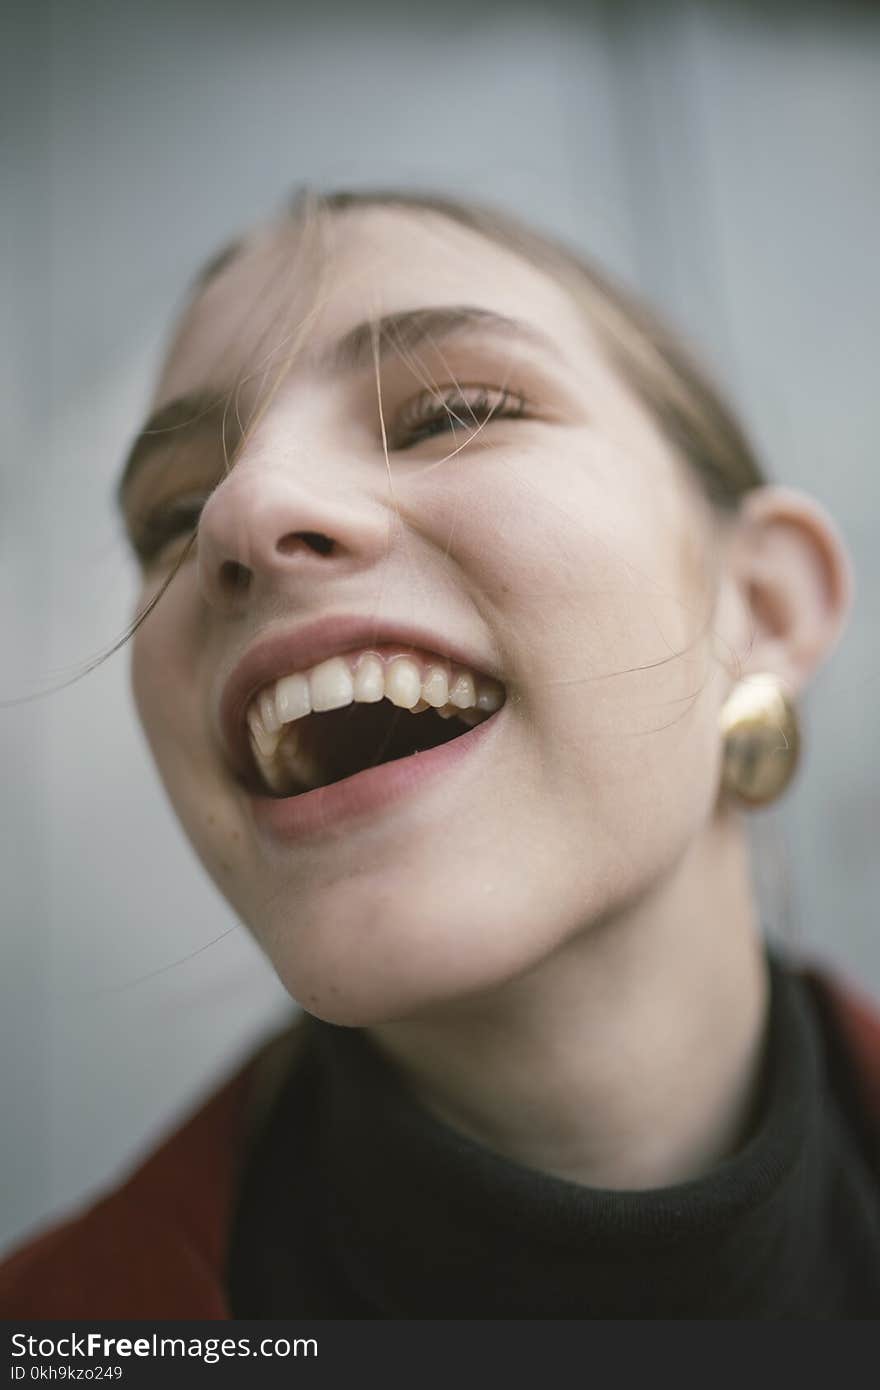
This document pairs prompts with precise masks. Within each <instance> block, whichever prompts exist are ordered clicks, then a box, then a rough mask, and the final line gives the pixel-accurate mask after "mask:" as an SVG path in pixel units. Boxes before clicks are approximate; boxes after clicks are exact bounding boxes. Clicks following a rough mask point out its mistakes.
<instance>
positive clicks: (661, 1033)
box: [0, 193, 880, 1319]
mask: <svg viewBox="0 0 880 1390" xmlns="http://www.w3.org/2000/svg"><path fill="white" fill-rule="evenodd" d="M119 495H120V503H121V506H122V510H123V513H124V516H125V520H126V525H127V528H128V532H129V535H130V538H131V543H132V546H133V548H134V551H135V553H136V555H137V558H138V562H139V565H140V569H141V573H142V580H143V587H142V593H141V597H140V600H139V605H138V621H137V622H136V625H135V633H134V639H133V652H132V657H133V662H132V682H133V689H134V695H135V700H136V704H137V708H138V711H139V714H140V718H141V720H142V722H143V725H144V728H145V731H146V734H147V737H148V739H149V743H150V746H151V749H152V752H153V755H154V757H155V760H156V763H157V766H158V768H159V771H160V774H161V776H162V778H163V781H164V784H165V787H166V789H167V792H168V795H169V798H170V800H171V803H172V805H173V807H174V809H175V811H176V813H177V815H178V817H179V819H180V822H181V824H182V826H183V829H184V831H185V832H186V834H187V836H188V837H189V839H190V841H191V843H192V846H193V848H194V850H195V852H196V854H197V855H198V857H199V859H200V860H201V862H202V864H203V865H204V867H205V869H206V871H207V872H208V874H209V875H210V876H211V878H212V879H213V880H214V882H215V883H216V884H217V885H218V887H219V888H220V890H221V891H222V893H223V894H224V895H225V897H226V898H227V899H228V901H229V902H230V904H231V905H232V907H233V908H234V910H235V912H236V913H237V914H238V916H239V917H240V919H241V921H242V922H243V923H245V924H246V925H247V927H248V928H249V930H250V931H251V932H252V933H253V935H254V938H255V939H256V941H257V942H258V943H259V945H260V947H261V948H262V950H263V951H264V952H265V954H266V956H267V957H268V958H269V960H270V961H271V963H272V965H273V967H274V969H275V970H276V972H277V974H278V976H279V978H280V979H281V981H282V982H283V984H284V986H285V987H286V989H287V990H288V991H289V993H290V995H291V996H292V998H293V999H295V1000H296V1001H297V1002H298V1003H299V1004H300V1005H301V1006H302V1011H303V1012H302V1013H301V1014H298V1015H297V1016H296V1018H295V1020H294V1022H293V1023H292V1025H291V1026H290V1027H289V1028H288V1029H286V1030H285V1031H284V1032H283V1033H282V1034H280V1035H279V1036H277V1037H275V1038H272V1039H269V1040H268V1041H267V1042H266V1043H265V1045H264V1046H263V1047H262V1048H261V1049H260V1051H259V1053H258V1054H257V1055H256V1056H254V1057H252V1058H251V1059H250V1060H249V1061H248V1062H247V1064H246V1065H245V1066H244V1067H243V1068H242V1069H241V1070H240V1071H239V1072H238V1073H236V1074H235V1075H234V1076H232V1077H230V1079H229V1080H228V1081H227V1083H226V1084H224V1086H223V1087H222V1088H221V1089H220V1090H219V1091H218V1092H217V1093H216V1094H215V1095H213V1096H212V1097H211V1098H209V1099H208V1100H207V1101H206V1102H204V1103H202V1104H201V1105H200V1106H199V1108H197V1109H196V1110H195V1111H194V1112H193V1114H192V1115H191V1117H190V1118H189V1120H188V1122H187V1123H186V1124H185V1125H184V1126H183V1127H182V1128H180V1129H179V1130H177V1131H176V1132H175V1133H173V1134H171V1135H170V1136H168V1137H167V1139H166V1141H165V1142H164V1143H163V1144H162V1146H161V1147H159V1148H158V1149H156V1150H155V1151H154V1152H153V1153H152V1154H151V1155H149V1156H148V1157H147V1158H146V1159H145V1160H144V1161H143V1162H142V1163H141V1165H140V1166H139V1167H138V1168H137V1169H136V1170H135V1171H133V1172H131V1173H129V1174H128V1175H127V1176H126V1178H125V1180H124V1181H123V1182H122V1183H121V1185H119V1186H118V1187H117V1188H115V1189H114V1190H113V1191H111V1192H108V1193H107V1194H105V1195H104V1196H103V1197H102V1199H101V1200H99V1201H97V1202H96V1203H94V1204H92V1205H90V1206H89V1207H88V1208H87V1209H83V1210H80V1211H77V1212H74V1213H72V1214H70V1213H69V1214H68V1215H67V1216H66V1219H64V1220H63V1221H61V1222H60V1224H59V1223H56V1224H55V1225H54V1226H52V1227H51V1228H49V1229H48V1230H45V1231H43V1232H41V1233H39V1234H34V1235H32V1236H31V1238H30V1239H29V1241H28V1242H27V1243H26V1244H25V1245H23V1246H22V1247H20V1248H19V1249H18V1250H16V1251H15V1252H13V1253H12V1254H11V1255H9V1256H8V1257H7V1260H6V1263H5V1264H4V1265H3V1267H2V1271H0V1281H2V1300H0V1302H2V1308H3V1311H4V1314H5V1316H7V1317H10V1316H18V1317H21V1316H28V1315H29V1316H33V1317H47V1318H48V1317H67V1318H86V1317H92V1316H103V1317H133V1318H137V1317H151V1318H159V1317H193V1318H194V1317H206V1318H234V1317H258V1318H259V1317H322V1318H456V1317H465V1318H547V1317H549V1318H553V1317H556V1318H602V1317H612V1318H630V1317H632V1318H635V1317H639V1318H644V1317H651V1318H758V1319H775V1318H817V1319H818V1318H850V1317H859V1316H867V1317H870V1316H872V1315H876V1314H878V1313H880V1182H878V1176H877V1174H878V1172H880V1022H878V1019H877V1016H876V1015H875V1013H874V1012H873V1008H872V1007H871V1006H869V1005H868V1004H866V1003H865V1002H864V1001H862V1000H860V999H858V998H857V997H856V996H854V995H853V994H852V993H851V992H850V991H849V990H848V989H845V988H844V987H843V986H842V985H841V984H840V983H839V982H837V981H835V980H834V979H833V978H831V977H829V976H827V975H826V974H823V973H822V972H820V971H816V970H813V971H811V970H809V969H804V968H802V967H801V966H800V965H798V964H797V963H796V962H795V961H793V960H792V959H789V958H787V957H786V956H785V955H784V954H782V953H781V952H780V951H779V949H778V948H773V949H771V948H770V947H769V946H768V945H767V942H766V941H765V938H764V933H763V930H762V923H761V921H760V916H759V913H758V910H757V907H756V901H755V896H754V892H753V886H752V880H751V874H750V865H749V858H748V853H747V837H746V817H747V816H748V814H749V812H750V810H751V809H752V808H754V807H756V806H761V805H766V804H767V803H769V802H771V801H772V800H774V799H775V798H776V797H778V796H780V795H781V794H782V793H783V792H784V791H785V789H786V787H787V786H788V784H789V782H790V780H791V778H792V776H793V774H794V773H795V771H796V767H797V762H798V747H799V719H798V701H799V696H800V695H801V694H802V692H803V691H804V689H805V687H806V686H807V685H808V683H809V681H810V680H811V678H812V677H813V676H814V674H815V672H816V671H817V669H818V668H819V667H820V665H821V664H822V662H823V661H824V660H825V659H827V657H828V656H829V654H830V653H831V651H832V650H833V648H834V646H835V644H836V642H837V640H838V638H839V636H840V633H841V631H842V628H843V625H844V623H845V619H846V615H847V611H848V608H849V604H850V601H851V592H852V581H851V575H850V567H849V562H848V558H847V555H846V552H845V549H844V546H843V544H842V541H841V539H840V536H839V534H838V531H837V530H836V528H835V526H834V524H833V522H832V521H831V520H830V519H829V517H828V516H827V515H826V513H825V512H824V510H823V509H822V508H821V507H820V506H819V505H818V504H817V503H816V502H814V501H812V500H811V499H810V498H808V497H806V496H804V495H803V494H802V493H800V492H796V491H794V490H792V489H789V488H783V487H779V486H775V485H771V484H769V483H768V482H767V481H766V480H765V478H764V476H763V475H762V473H761V471H760V468H759V466H758V464H757V463H756V461H755V458H754V456H753V454H752V453H751V451H750V449H749V446H748V444H747V442H746V440H745V439H744V437H743V434H742V433H741V431H740V429H739V428H738V426H737V425H736V423H735V421H734V420H733V419H732V417H731V415H730V413H729V412H728V410H727V409H726V408H725V406H724V405H723V403H722V401H721V400H720V398H719V397H718V395H717V393H716V392H715V391H714V389H713V388H712V387H711V385H710V384H709V383H708V382H707V381H706V380H705V379H704V377H703V376H702V374H701V372H700V371H699V370H698V369H697V368H696V367H695V366H694V365H693V363H692V362H691V361H690V360H689V359H688V357H687V355H686V354H685V352H684V351H683V350H682V349H681V347H680V346H678V345H677V343H676V341H675V340H674V338H672V337H670V335H669V334H668V333H667V332H666V331H665V330H664V329H663V328H662V327H661V326H660V325H659V324H658V323H657V322H656V321H655V320H654V319H653V317H652V316H651V315H650V314H649V313H648V312H647V311H646V310H645V309H644V308H643V307H641V306H640V305H638V304H636V303H635V302H634V301H633V300H632V299H630V298H629V297H628V296H626V295H624V294H623V293H622V292H621V291H620V290H619V289H617V288H616V287H613V286H611V285H610V284H609V283H608V282H607V281H606V280H605V279H604V278H603V277H601V276H600V275H599V274H597V273H596V271H594V270H593V269H591V268H590V267H588V266H586V265H585V264H583V263H582V262H581V261H580V260H579V259H577V258H576V257H575V256H574V255H572V254H571V253H570V252H568V251H567V250H565V249H564V248H561V247H560V246H558V245H556V244H555V243H552V242H550V241H549V240H547V239H546V238H544V237H542V236H538V235H536V234H535V233H532V232H530V231H529V230H528V229H526V228H524V227H522V226H520V225H518V224H514V223H513V222H512V221H511V220H510V219H507V218H505V217H502V216H500V215H497V214H494V213H489V212H486V211H485V210H482V209H479V208H474V207H471V206H463V205H461V204H458V203H453V202H451V201H447V200H444V199H440V198H436V199H435V198H422V197H415V196H413V197H409V196H404V195H394V194H389V195H386V194H381V193H377V194H371V195H368V194H358V195H349V194H337V195H334V196H332V197H329V198H325V199H315V198H313V197H301V198H299V199H298V200H297V201H296V202H295V204H294V206H293V208H292V210H291V211H290V212H289V213H288V214H286V215H285V216H283V217H281V218H279V219H278V220H277V221H275V222H273V223H272V224H271V225H269V226H267V227H262V228H260V229H258V230H256V231H254V232H253V233H251V234H250V235H248V236H247V237H245V238H244V239H243V240H242V241H241V242H240V243H238V244H237V245H236V246H234V247H232V248H230V249H229V250H228V251H227V252H225V253H224V254H223V255H222V256H220V257H218V258H217V259H215V261H214V262H212V264H211V265H210V266H209V267H208V268H207V269H206V271H204V272H203V274H202V275H201V277H200V278H199V281H198V282H197V284H196V287H195V289H194V292H193V294H192V296H191V298H190V301H189V303H188V305H187V307H186V310H185V312H184V314H183V317H182V321H181V322H180V324H179V326H178V328H177V331H176V333H175V336H174V339H173V342H172V344H171V347H170V351H169V353H168V357H167V360H166V362H165V365H164V368H163V371H162V373H161V378H160V380H159V383H158V386H157V389H156V393H155V399H154V410H153V414H152V415H151V418H150V420H149V421H148V422H147V425H146V426H145V428H144V429H143V430H142V431H141V433H140V434H139V435H138V437H137V439H136V440H135V442H134V445H133V447H132V449H131V452H130V454H129V457H128V460H127V463H126V467H125V470H124V474H123V476H122V479H121V483H120V493H119Z"/></svg>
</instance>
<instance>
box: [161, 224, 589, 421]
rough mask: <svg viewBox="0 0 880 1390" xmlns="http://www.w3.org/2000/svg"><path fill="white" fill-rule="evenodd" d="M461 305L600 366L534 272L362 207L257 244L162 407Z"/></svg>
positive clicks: (169, 382)
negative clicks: (370, 329)
mask: <svg viewBox="0 0 880 1390" xmlns="http://www.w3.org/2000/svg"><path fill="white" fill-rule="evenodd" d="M460 304H469V305H475V306H478V307H480V308H484V309H487V310H489V311H492V312H495V313H499V314H502V315H505V316H506V317H509V318H513V319H518V320H520V321H523V322H525V323H527V324H531V325H533V326H534V327H536V328H538V329H539V330H541V331H542V332H543V333H544V334H545V335H546V336H548V337H549V338H550V339H552V340H553V342H554V343H556V344H557V345H558V348H559V351H560V354H561V355H562V356H563V357H564V358H566V359H567V360H569V361H571V362H572V363H573V364H574V363H575V362H576V361H577V360H578V359H580V360H582V361H584V362H586V361H589V360H590V359H591V358H592V359H593V360H594V361H595V355H596V348H595V345H594V344H593V342H592V338H591V334H590V331H589V328H588V325H587V324H586V322H585V319H584V316H583V313H582V312H580V311H579V309H578V307H577V306H576V305H575V303H574V301H573V300H572V298H571V296H570V295H569V294H568V293H567V292H566V290H565V289H564V288H563V287H562V286H561V285H560V284H558V283H557V282H556V281H555V280H554V279H553V278H552V277H551V276H550V275H548V274H546V273H545V272H543V271H542V270H540V269H539V268H538V267H536V266H534V265H532V264H531V263H530V262H529V261H527V260H524V259H523V258H522V257H520V256H518V255H516V254H515V253H514V252H513V251H511V250H508V249H507V248H506V247H503V246H500V245H498V244H497V243H495V242H493V241H490V240H489V239H488V238H487V237H484V236H482V235H480V234H479V233H478V232H475V231H472V230H471V229H470V228H467V227H464V226H461V225H460V224H458V223H456V222H453V221H451V220H450V219H449V218H446V217H443V216H441V215H439V214H437V213H434V212H429V211H421V210H412V209H399V208H384V207H376V208H360V209H356V210H348V211H345V212H341V213H334V214H331V215H328V216H325V217H323V218H321V220H320V221H319V222H316V223H315V224H314V225H307V226H305V227H303V226H302V225H300V224H296V223H293V222H288V223H279V224H275V225H272V226H269V227H266V228H262V229H260V230H259V231H257V232H255V233H252V234H251V235H250V236H249V237H247V238H246V240H245V242H244V243H243V244H242V246H241V248H240V250H239V251H238V252H237V253H236V254H234V255H233V256H232V257H231V258H229V259H228V260H227V261H226V262H225V263H224V264H223V265H222V266H221V268H220V270H219V271H218V272H217V273H216V274H215V275H214V276H213V277H212V278H211V279H210V280H209V282H208V284H207V285H206V287H205V289H204V290H203V291H202V292H201V293H200V294H198V296H197V298H196V300H195V301H194V303H193V304H192V305H191V306H190V308H189V309H188V310H187V312H186V314H185V315H184V317H183V319H182V321H181V324H180V326H179V328H178V331H177V333H176V335H175V338H174V341H173V343H172V346H171V350H170V352H169V355H168V358H167V360H166V364H165V367H164V370H163V372H162V375H161V377H160V380H159V383H158V387H157V391H156V396H155V403H156V404H157V405H160V406H161V405H162V404H163V402H165V401H166V400H169V399H171V398H172V397H176V396H178V395H180V394H183V393H187V392H191V391H200V390H205V389H212V388H216V389H217V390H219V391H222V390H224V389H227V388H229V387H230V385H232V384H233V383H236V382H240V381H241V380H242V378H243V377H245V376H247V375H248V374H251V373H253V372H255V371H256V372H259V371H262V370H264V369H267V368H268V369H271V366H272V364H273V363H275V364H276V365H279V366H280V365H281V363H282V362H283V361H284V360H285V359H287V358H291V357H292V358H293V359H294V367H295V360H296V357H297V356H298V355H299V356H301V357H302V358H303V359H306V358H309V359H313V358H315V357H317V356H319V355H320V354H321V353H322V352H323V351H324V350H326V349H327V348H328V347H329V346H330V345H331V344H332V343H334V342H335V341H337V340H338V339H339V338H341V337H342V336H343V335H344V334H345V333H346V331H347V330H349V329H351V328H352V326H353V325H355V324H358V323H362V322H365V321H371V320H375V319H379V318H382V317H384V316H386V315H390V314H396V313H401V312H406V311H407V310H413V309H420V308H422V307H424V306H427V305H431V306H435V307H441V308H442V307H444V306H449V307H452V306H456V305H460Z"/></svg>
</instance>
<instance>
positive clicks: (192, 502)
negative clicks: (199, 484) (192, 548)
mask: <svg viewBox="0 0 880 1390" xmlns="http://www.w3.org/2000/svg"><path fill="white" fill-rule="evenodd" d="M207 500H208V494H207V493H199V494H197V495H195V496H187V497H175V498H173V499H172V500H171V501H170V502H162V503H160V504H159V505H158V506H156V507H153V508H152V509H149V510H147V511H146V512H145V513H144V514H143V515H142V516H139V517H136V518H135V519H134V520H133V521H132V522H131V525H130V534H131V541H132V545H133V546H134V549H135V552H136V554H137V556H138V559H139V560H140V562H141V564H143V565H148V564H152V563H153V562H154V561H156V560H157V559H158V558H159V556H160V554H162V552H163V551H164V550H165V549H166V547H167V546H169V545H170V543H171V542H172V541H173V540H176V539H178V538H182V537H186V538H187V539H190V538H191V537H192V536H193V535H194V534H195V532H196V529H197V528H198V524H199V518H200V516H201V514H202V509H203V508H204V505H205V503H206V502H207Z"/></svg>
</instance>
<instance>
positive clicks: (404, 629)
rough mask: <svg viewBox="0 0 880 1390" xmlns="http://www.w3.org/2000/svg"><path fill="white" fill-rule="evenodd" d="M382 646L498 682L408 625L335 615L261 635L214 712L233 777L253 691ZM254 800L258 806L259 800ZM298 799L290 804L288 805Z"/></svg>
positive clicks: (241, 765)
mask: <svg viewBox="0 0 880 1390" xmlns="http://www.w3.org/2000/svg"><path fill="white" fill-rule="evenodd" d="M385 642H399V643H400V644H401V646H402V647H411V648H414V649H416V650H426V651H429V652H436V653H437V655H438V656H442V657H446V658H447V659H448V660H450V661H454V662H457V663H458V664H459V665H460V666H468V667H470V668H471V669H472V670H475V671H481V672H483V673H484V674H485V675H488V676H492V677H494V679H496V680H499V681H500V680H501V676H500V675H499V674H498V673H497V672H496V671H495V670H494V669H493V667H492V665H491V664H490V665H487V664H486V658H485V657H484V656H481V655H480V654H479V653H477V652H474V651H471V650H469V649H468V648H467V647H463V646H461V645H459V644H458V643H455V642H452V641H450V640H449V639H448V638H445V637H442V636H441V635H440V634H438V633H436V632H431V631H430V630H429V629H428V628H423V627H419V626H417V625H413V624H410V623H395V622H385V621H384V620H382V621H380V620H378V619H376V618H365V617H361V616H355V615H351V614H345V613H337V614H333V615H331V616H329V617H325V618H321V619H319V620H318V621H317V622H313V623H307V624H305V625H304V626H302V627H298V628H286V629H284V630H283V631H271V632H268V633H265V634H264V635H263V636H262V637H260V638H259V639H258V640H257V641H256V642H255V643H254V644H253V646H251V647H250V648H249V649H248V651H247V652H245V654H244V656H243V657H242V659H241V661H239V663H238V664H237V666H235V667H234V669H233V671H232V673H231V675H230V676H229V678H228V680H227V681H226V684H225V686H224V687H223V691H222V694H221V696H220V703H219V706H218V714H217V717H218V724H219V728H220V738H221V741H222V743H223V747H224V750H225V752H226V756H227V758H228V760H229V763H230V765H231V767H232V769H233V771H234V772H235V773H236V774H237V776H238V777H239V778H247V777H248V776H249V775H250V773H251V769H252V764H251V756H250V747H249V743H248V734H247V726H246V723H245V714H246V712H247V709H248V706H249V705H250V702H251V700H252V699H253V698H254V696H255V695H256V694H257V693H258V691H260V690H262V689H263V687H264V686H266V685H268V684H269V683H270V682H271V681H274V680H277V679H278V677H279V676H284V675H288V674H289V673H291V672H293V671H302V670H306V669H308V667H310V666H315V665H317V663H318V662H319V661H324V660H325V659H326V658H327V657H331V656H339V655H341V654H342V653H343V652H347V651H352V650H354V649H356V648H358V647H370V646H378V645H380V644H381V643H385ZM493 720H494V716H493V719H492V720H489V719H487V720H485V721H484V722H483V724H478V725H477V726H476V728H475V729H473V730H471V733H477V732H478V731H479V730H480V729H482V728H485V727H486V726H487V725H489V724H490V723H492V722H493ZM467 737H469V735H467V734H462V735H461V737H460V738H456V739H453V740H452V741H451V743H450V744H444V745H443V747H444V748H445V747H454V746H455V745H457V744H459V743H461V742H462V740H463V739H465V738H467ZM431 751H432V752H433V751H437V750H431ZM418 756H419V758H427V757H428V756H429V754H428V753H420V754H419V755H418ZM399 761H400V762H408V761H409V759H400V760H399ZM394 766H395V764H394V763H388V764H385V765H383V767H382V768H375V769H371V770H370V773H369V774H367V773H361V774H359V775H360V776H363V777H366V776H368V775H372V774H373V773H374V772H375V773H378V772H381V771H384V770H386V769H390V768H393V767H394ZM345 780H347V781H348V780H353V779H345ZM336 785H341V784H336V783H334V784H332V785H331V786H330V787H321V788H318V791H323V792H332V791H333V790H334V787H335V786H336ZM301 795H302V796H315V795H317V792H304V793H302V794H301ZM255 799H256V800H259V799H260V798H255ZM266 799H267V800H268V799H271V800H272V801H273V802H274V803H275V804H286V800H287V799H285V801H284V802H283V803H279V802H278V799H277V798H274V797H273V798H266ZM299 799H300V798H290V800H299Z"/></svg>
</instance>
